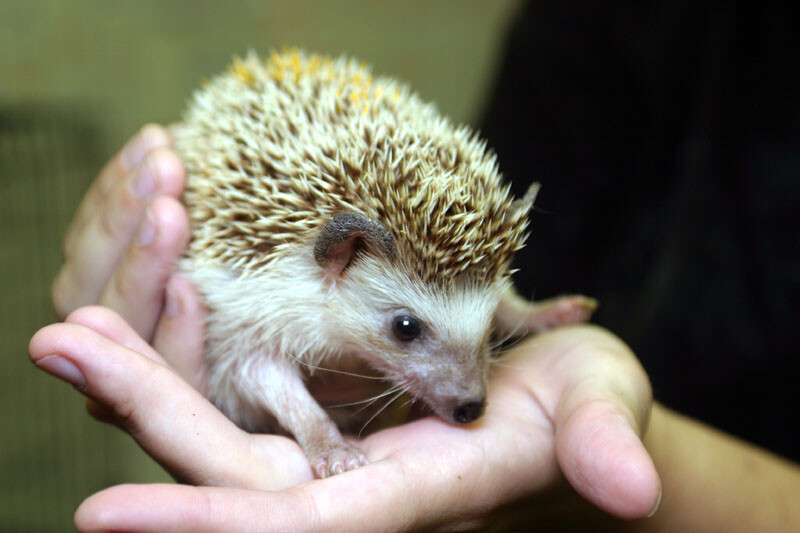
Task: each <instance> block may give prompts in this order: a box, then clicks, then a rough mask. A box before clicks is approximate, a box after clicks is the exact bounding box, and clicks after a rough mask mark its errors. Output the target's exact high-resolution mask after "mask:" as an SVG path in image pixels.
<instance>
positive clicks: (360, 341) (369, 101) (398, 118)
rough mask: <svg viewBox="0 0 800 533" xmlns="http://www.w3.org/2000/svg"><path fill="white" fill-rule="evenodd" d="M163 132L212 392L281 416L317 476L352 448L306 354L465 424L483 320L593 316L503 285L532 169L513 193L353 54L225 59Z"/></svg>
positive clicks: (463, 138)
mask: <svg viewBox="0 0 800 533" xmlns="http://www.w3.org/2000/svg"><path fill="white" fill-rule="evenodd" d="M173 135H174V138H175V147H176V150H177V152H178V154H179V156H180V157H181V158H182V160H183V163H184V165H185V168H186V174H187V185H186V192H185V196H184V201H185V203H186V206H187V208H188V211H189V217H190V222H191V227H192V241H191V245H190V249H189V252H188V255H187V257H186V258H185V259H184V260H183V261H182V264H181V270H182V271H183V272H184V273H186V274H187V275H188V277H189V278H190V279H191V280H192V281H193V282H194V283H195V284H196V285H197V286H198V288H199V290H200V291H201V293H202V294H203V296H204V298H205V301H206V304H207V306H208V309H209V321H208V328H207V345H206V350H207V362H208V383H207V386H208V388H207V390H208V393H209V397H210V399H211V400H212V401H213V402H214V403H215V404H216V405H217V406H218V407H219V408H220V409H221V410H222V411H223V412H224V413H225V414H226V415H227V416H228V417H229V418H231V419H232V420H233V421H235V422H236V423H237V424H239V425H240V426H242V427H243V428H245V429H248V430H251V431H275V430H279V429H283V430H285V431H288V432H290V433H291V434H292V435H293V436H294V437H295V439H296V440H297V442H298V443H299V444H300V446H301V447H302V448H303V450H304V451H305V453H306V455H307V457H308V458H309V461H310V464H311V466H312V468H313V470H314V472H315V473H316V475H317V476H319V477H325V476H326V475H330V474H335V473H339V472H342V471H345V470H350V469H352V468H355V467H357V466H359V465H362V464H365V463H366V458H365V457H364V455H363V453H362V452H361V451H360V450H359V449H358V448H356V447H355V446H352V445H350V444H348V443H347V442H346V441H345V440H344V439H343V438H342V435H341V433H340V431H339V429H338V428H337V426H336V424H334V422H333V421H332V419H331V417H330V416H329V414H328V413H326V411H325V410H324V409H323V408H321V407H320V405H319V403H318V402H317V400H315V398H314V397H313V396H312V394H311V393H310V392H309V388H308V387H307V386H306V383H305V380H306V379H308V378H309V376H314V375H317V374H320V373H324V372H317V373H315V372H314V370H330V371H332V372H339V373H341V374H350V375H354V374H352V373H348V372H347V371H346V370H344V369H352V368H354V365H355V363H356V362H361V363H365V366H368V367H369V368H370V369H371V370H372V371H373V372H377V373H378V375H379V376H380V377H381V378H382V379H385V380H386V381H388V382H390V383H391V384H393V385H394V388H392V389H389V391H391V393H392V394H394V393H395V392H396V393H397V394H400V393H402V392H406V393H408V394H410V395H411V396H412V397H414V398H419V399H421V400H423V401H424V402H425V403H426V404H427V405H428V406H429V407H430V408H431V409H432V410H433V411H434V412H435V413H436V414H438V415H439V416H440V417H441V418H443V419H444V420H446V421H448V422H451V423H468V422H472V421H473V420H476V419H477V418H479V417H480V416H481V414H482V413H483V411H484V406H485V403H486V383H487V374H488V368H489V358H490V338H491V336H492V334H493V332H494V330H495V329H496V330H498V331H500V332H501V333H514V332H516V333H526V332H529V331H532V330H541V329H545V328H547V327H552V326H556V325H558V324H561V323H567V322H578V321H582V320H585V319H586V318H588V316H589V315H590V313H591V310H592V308H593V302H592V301H591V300H589V299H587V298H583V297H579V296H576V297H562V298H560V299H555V300H552V301H549V302H544V303H538V304H530V303H527V302H525V301H523V300H522V299H521V298H520V297H518V296H516V294H515V293H514V292H513V290H512V289H511V283H510V281H509V277H510V272H509V264H510V262H511V259H512V256H513V254H514V252H515V251H516V250H519V249H520V248H521V247H522V246H523V245H524V243H525V240H526V238H527V226H528V212H529V211H530V209H531V206H532V204H533V201H534V198H535V196H536V192H537V190H538V185H536V184H535V185H533V186H532V187H531V188H530V189H529V191H528V193H527V194H526V195H525V196H524V197H523V198H521V199H518V200H515V199H513V198H512V197H511V196H510V187H509V185H507V184H504V183H503V181H502V179H501V175H500V172H499V170H498V168H497V163H496V159H495V156H494V155H493V154H492V153H491V152H490V151H489V150H487V147H486V143H485V142H484V141H482V140H480V139H479V137H478V136H477V135H476V134H475V133H474V132H473V131H472V130H470V129H469V128H468V127H466V126H454V125H453V124H451V122H450V121H448V120H447V119H446V118H444V117H442V116H441V115H439V113H438V112H437V111H436V109H435V108H434V106H433V105H431V104H428V103H425V102H423V101H421V100H420V99H419V98H418V97H417V95H415V94H414V93H413V92H411V90H410V89H409V88H408V87H407V86H406V85H404V84H402V83H399V82H397V81H395V80H393V79H390V78H383V77H378V78H373V76H372V74H371V72H370V70H369V69H368V68H367V67H366V66H364V65H361V64H359V63H357V62H355V61H353V60H351V59H347V58H340V59H331V58H328V57H324V56H319V55H310V54H306V53H303V52H300V51H296V50H289V51H285V52H280V53H273V54H272V55H271V56H270V57H269V58H268V59H266V60H264V61H262V60H260V59H259V58H258V57H256V56H255V55H253V54H250V55H248V56H247V57H246V58H245V59H243V60H239V59H237V60H235V61H234V63H233V65H232V67H231V68H230V69H229V70H228V71H227V72H225V73H223V74H222V75H220V76H218V77H217V78H215V79H213V80H212V81H210V82H209V83H208V84H206V86H205V87H203V88H202V89H200V90H199V91H197V93H196V94H195V95H194V98H193V100H192V102H191V104H190V106H189V109H188V111H187V112H186V114H185V116H184V118H183V122H182V123H181V124H179V125H177V126H175V127H173ZM337 369H338V370H337ZM373 375H374V374H373ZM355 403H358V402H355Z"/></svg>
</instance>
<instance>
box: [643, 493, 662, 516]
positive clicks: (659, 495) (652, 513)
mask: <svg viewBox="0 0 800 533" xmlns="http://www.w3.org/2000/svg"><path fill="white" fill-rule="evenodd" d="M663 490H664V489H662V488H659V489H658V498H656V504H655V505H654V506H653V509H652V510H651V511H650V514H648V515H647V518H650V517H651V516H653V515H654V514H656V512H658V508H659V507H661V495H662V494H663Z"/></svg>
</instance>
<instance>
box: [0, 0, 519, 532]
mask: <svg viewBox="0 0 800 533" xmlns="http://www.w3.org/2000/svg"><path fill="white" fill-rule="evenodd" d="M517 4H518V2H517V1H516V0H500V1H497V0H495V1H492V2H488V1H485V0H465V1H458V2H455V1H447V2H445V1H440V2H435V1H412V2H374V1H373V2H367V1H360V2H356V1H337V2H312V1H298V0H293V1H289V0H280V1H270V2H256V1H246V2H245V1H242V2H221V1H220V2H212V1H208V0H204V1H191V2H190V1H183V2H177V1H176V2H159V1H155V0H149V1H137V2H128V3H122V2H101V1H92V0H73V1H71V2H63V1H58V0H33V1H28V0H0V302H1V303H0V399H1V401H0V530H2V531H68V530H71V529H72V513H73V511H74V509H75V507H76V506H77V505H78V503H79V502H80V501H81V500H82V499H83V498H85V497H86V496H88V495H89V494H91V493H92V492H95V491H97V490H99V489H101V488H103V487H106V486H109V485H113V484H117V483H122V482H153V481H168V480H169V478H168V477H167V476H166V474H165V473H164V472H163V471H162V470H161V469H160V468H159V467H158V466H157V465H156V464H155V463H153V462H152V461H151V460H150V459H149V458H148V457H147V456H146V455H145V454H144V453H143V452H141V451H140V450H139V449H138V448H137V447H136V445H135V444H133V443H132V441H131V440H130V439H129V438H127V437H126V436H125V435H124V434H122V433H121V432H119V431H117V430H115V429H114V428H110V427H105V426H103V425H101V424H99V423H97V422H95V421H93V420H92V419H90V418H89V417H88V416H87V415H86V414H85V412H84V410H83V401H82V399H81V397H80V395H78V394H76V393H75V392H73V391H72V390H71V389H70V388H69V387H68V386H66V385H64V384H62V383H60V382H57V381H56V380H54V379H52V378H49V377H48V376H45V375H43V374H42V373H41V372H37V371H35V370H34V368H33V367H32V365H31V364H30V363H29V362H28V358H27V350H26V346H27V342H28V339H29V338H30V336H31V335H32V334H33V332H34V331H35V330H36V329H37V328H38V327H40V326H42V325H44V324H46V323H48V322H52V321H53V320H54V316H53V314H52V311H51V308H50V303H49V285H50V281H51V279H52V278H53V276H54V274H55V272H56V270H57V268H58V266H59V264H60V241H61V236H62V235H63V232H64V230H65V227H66V224H67V223H68V221H69V219H70V216H71V213H72V212H73V211H74V210H75V208H76V206H77V202H78V201H79V199H80V197H81V195H82V193H83V191H84V190H85V188H86V187H87V186H88V184H89V182H90V181H91V180H92V178H93V177H94V175H95V173H96V172H97V170H98V169H99V167H100V166H101V165H102V163H103V162H104V161H105V160H106V159H107V158H108V157H109V156H110V154H111V153H112V152H113V151H114V150H115V149H116V148H117V147H118V146H120V145H121V144H122V143H123V141H124V140H125V139H126V138H128V137H129V136H130V135H131V134H132V133H134V132H135V131H136V130H137V129H138V128H139V126H140V125H142V124H143V123H145V122H170V121H174V120H176V119H177V118H178V117H179V115H180V113H181V110H182V109H183V106H184V103H185V102H186V100H187V98H188V96H189V94H190V93H191V91H192V90H193V88H194V87H196V86H197V85H198V84H199V83H200V82H201V81H202V80H203V79H204V78H207V77H209V76H211V75H214V74H215V73H217V72H218V71H220V70H221V69H223V68H225V66H226V65H227V63H228V62H229V61H230V58H231V57H232V56H233V55H234V54H243V53H244V52H246V51H247V50H248V49H254V50H257V51H260V52H266V51H268V50H269V49H270V48H273V47H281V46H286V45H296V46H300V47H302V48H305V49H308V50H313V51H317V52H324V53H329V54H339V53H347V54H350V55H353V56H356V57H358V58H360V59H362V60H364V61H366V62H368V63H371V64H372V65H373V66H374V69H375V71H376V72H377V73H384V74H390V75H392V76H395V77H398V78H401V79H404V80H406V81H408V82H409V83H410V84H411V85H412V86H413V87H414V88H415V89H416V90H417V91H418V92H419V93H420V94H421V95H422V96H423V97H424V98H425V99H428V100H431V101H434V102H436V103H437V104H438V106H439V108H440V109H441V110H442V111H443V112H444V113H446V114H447V115H450V116H451V117H452V118H454V119H455V120H457V121H462V122H470V121H473V120H475V119H477V118H478V116H479V114H480V110H481V107H482V102H483V99H484V95H485V94H486V92H487V90H488V89H489V88H490V86H491V80H492V77H493V74H494V69H495V63H496V59H497V56H498V53H499V51H500V48H501V46H502V41H503V35H504V31H505V28H506V26H507V24H508V23H509V21H510V19H511V18H512V17H513V15H514V12H515V10H516V9H518V5H517Z"/></svg>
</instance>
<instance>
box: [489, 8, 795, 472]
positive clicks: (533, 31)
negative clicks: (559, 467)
mask: <svg viewBox="0 0 800 533" xmlns="http://www.w3.org/2000/svg"><path fill="white" fill-rule="evenodd" d="M702 4H703V3H702V2H688V1H674V0H672V1H637V2H623V3H620V2H616V3H613V4H610V3H608V4H606V3H596V2H585V3H584V2H563V1H551V2H547V1H537V2H531V3H530V4H529V5H528V6H527V8H526V9H525V10H524V11H523V12H522V13H521V16H520V17H519V18H518V20H517V21H516V24H515V25H514V27H513V29H512V32H511V35H510V38H509V40H508V43H507V48H506V56H505V60H504V62H503V63H502V67H501V72H500V76H499V79H498V82H497V84H496V87H495V90H494V92H493V94H492V97H491V100H490V102H489V105H488V108H487V110H486V113H485V116H484V120H483V123H482V125H481V126H482V130H483V132H484V133H485V134H486V136H487V137H488V139H489V143H490V145H491V146H492V147H493V148H494V149H495V150H496V151H497V152H498V156H499V159H500V165H501V169H503V171H504V173H505V175H506V176H508V177H509V178H510V179H511V180H512V181H513V183H514V189H515V191H516V193H517V194H518V195H520V194H522V193H523V192H524V190H525V189H526V188H527V186H528V184H529V183H530V182H531V181H532V180H537V181H541V182H542V184H543V189H542V192H541V194H540V196H539V199H538V201H537V205H538V209H537V210H536V211H535V212H534V214H533V222H532V230H533V234H532V236H531V238H530V241H529V244H528V246H527V247H526V248H525V249H524V250H523V251H522V252H521V253H520V254H519V256H518V259H517V266H518V267H519V268H521V269H522V270H521V272H520V273H519V274H518V275H517V279H516V281H517V284H518V286H519V287H520V290H521V292H522V293H523V294H525V295H527V296H534V297H536V298H543V297H547V296H550V295H554V294H558V293H572V292H579V293H585V294H588V295H591V296H594V297H596V298H598V299H599V300H600V304H601V307H600V310H599V313H598V315H597V319H596V321H597V322H598V323H600V324H601V325H603V326H606V327H608V328H609V329H611V330H612V331H614V332H616V333H617V334H619V335H620V336H621V337H623V338H624V339H625V340H626V341H627V342H628V343H630V344H631V346H632V347H633V348H634V350H635V351H636V353H637V354H638V356H639V357H640V358H641V360H642V362H643V364H644V365H645V367H646V369H647V371H648V372H649V374H650V377H651V379H652V381H653V386H654V391H655V396H656V398H657V399H658V400H660V401H661V402H663V403H665V404H666V405H668V406H670V407H673V408H675V409H676V410H678V411H680V412H683V413H685V414H688V415H690V416H693V417H696V418H699V419H701V420H704V421H706V422H709V423H711V424H712V425H714V426H717V427H719V428H721V429H723V430H726V431H728V432H731V433H733V434H735V435H738V436H741V437H743V438H745V439H747V440H750V441H752V442H754V443H757V444H760V445H762V446H765V447H767V448H769V449H771V450H773V451H775V452H777V453H780V454H783V455H785V456H787V457H790V458H792V459H794V460H795V461H797V460H800V429H798V426H800V417H798V414H797V409H796V408H797V406H798V404H797V397H798V390H800V383H799V382H800V372H798V365H797V360H798V359H799V358H800V311H799V310H798V309H800V84H799V83H798V79H797V78H798V76H797V71H798V69H799V68H800V37H799V36H800V24H798V18H797V16H795V14H794V12H793V7H792V6H793V3H791V2H786V3H781V2H768V1H766V2H765V1H762V2H731V3H728V4H724V3H723V4H722V5H724V6H726V7H725V8H719V9H718V8H714V7H710V5H709V6H703V5H702ZM611 5H613V6H614V7H613V8H612V7H608V6H611Z"/></svg>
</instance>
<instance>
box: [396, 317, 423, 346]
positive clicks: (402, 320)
mask: <svg viewBox="0 0 800 533" xmlns="http://www.w3.org/2000/svg"><path fill="white" fill-rule="evenodd" d="M392 333H394V336H395V337H396V338H397V340H399V341H400V342H411V341H413V340H414V339H416V338H417V337H419V336H420V334H421V333H422V326H421V325H420V323H419V320H418V319H417V318H416V317H413V316H411V315H397V316H396V317H394V320H393V321H392Z"/></svg>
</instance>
